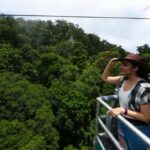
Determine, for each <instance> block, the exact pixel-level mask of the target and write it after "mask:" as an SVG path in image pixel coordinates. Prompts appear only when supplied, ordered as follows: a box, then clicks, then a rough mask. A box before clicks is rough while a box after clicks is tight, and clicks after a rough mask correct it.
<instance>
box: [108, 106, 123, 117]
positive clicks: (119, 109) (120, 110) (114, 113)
mask: <svg viewBox="0 0 150 150" xmlns="http://www.w3.org/2000/svg"><path fill="white" fill-rule="evenodd" d="M124 112H125V109H124V108H122V107H117V108H113V109H111V110H110V111H109V112H108V114H109V115H110V116H113V117H115V116H117V115H120V114H124Z"/></svg>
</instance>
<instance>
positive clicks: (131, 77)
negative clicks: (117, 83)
mask: <svg viewBox="0 0 150 150" xmlns="http://www.w3.org/2000/svg"><path fill="white" fill-rule="evenodd" d="M139 78H140V77H139V76H137V75H135V74H132V75H128V76H127V80H128V81H130V82H136V81H137V80H139Z"/></svg>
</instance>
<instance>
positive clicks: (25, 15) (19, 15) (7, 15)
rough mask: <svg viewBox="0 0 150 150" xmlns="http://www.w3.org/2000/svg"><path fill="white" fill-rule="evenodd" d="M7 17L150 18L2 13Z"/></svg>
mask: <svg viewBox="0 0 150 150" xmlns="http://www.w3.org/2000/svg"><path fill="white" fill-rule="evenodd" d="M0 16H6V17H47V18H89V19H128V20H150V18H147V17H121V16H120V17H119V16H118V17H117V16H116V17H115V16H73V15H31V14H28V15H27V14H0Z"/></svg>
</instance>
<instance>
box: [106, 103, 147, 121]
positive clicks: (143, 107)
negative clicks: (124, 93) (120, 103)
mask: <svg viewBox="0 0 150 150" xmlns="http://www.w3.org/2000/svg"><path fill="white" fill-rule="evenodd" d="M140 110H141V112H135V111H132V110H129V109H128V110H127V116H129V117H132V118H134V119H137V120H141V121H145V122H149V121H150V104H147V105H140ZM124 112H125V108H122V107H118V108H114V109H112V110H111V111H110V112H109V115H111V116H116V115H119V114H124Z"/></svg>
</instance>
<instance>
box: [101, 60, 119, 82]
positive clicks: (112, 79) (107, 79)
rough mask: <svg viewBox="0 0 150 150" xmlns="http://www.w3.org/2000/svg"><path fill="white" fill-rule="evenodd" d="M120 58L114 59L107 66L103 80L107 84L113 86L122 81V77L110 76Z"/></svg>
mask: <svg viewBox="0 0 150 150" xmlns="http://www.w3.org/2000/svg"><path fill="white" fill-rule="evenodd" d="M117 59H118V58H112V59H111V60H110V61H109V63H108V64H107V66H106V67H105V69H104V72H103V74H102V80H104V81H105V82H108V83H111V84H118V83H119V81H120V78H121V76H110V75H109V74H110V70H111V69H112V67H113V66H114V64H115V63H116V60H117Z"/></svg>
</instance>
